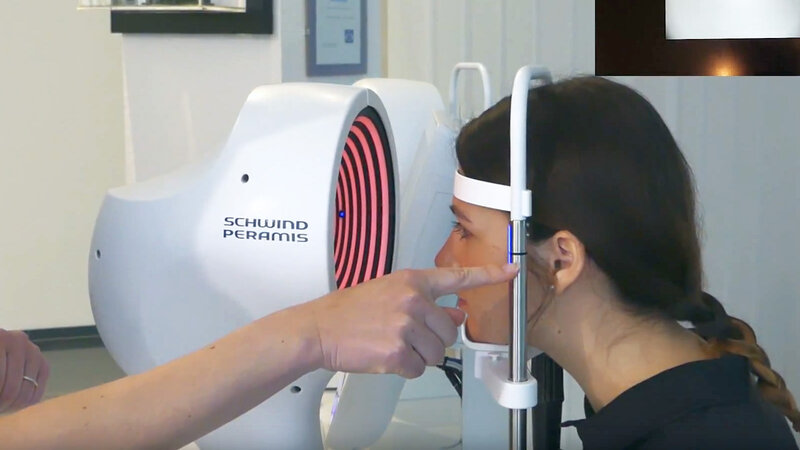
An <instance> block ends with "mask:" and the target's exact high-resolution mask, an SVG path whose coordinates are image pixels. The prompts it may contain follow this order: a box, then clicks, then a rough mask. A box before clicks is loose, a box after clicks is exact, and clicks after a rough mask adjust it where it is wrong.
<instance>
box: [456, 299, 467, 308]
mask: <svg viewBox="0 0 800 450" xmlns="http://www.w3.org/2000/svg"><path fill="white" fill-rule="evenodd" d="M456 306H457V307H459V308H463V307H465V306H467V301H466V300H464V299H463V298H461V297H458V302H456Z"/></svg>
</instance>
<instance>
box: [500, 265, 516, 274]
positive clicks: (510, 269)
mask: <svg viewBox="0 0 800 450" xmlns="http://www.w3.org/2000/svg"><path fill="white" fill-rule="evenodd" d="M518 270H519V266H517V265H516V264H514V263H512V264H506V265H505V266H503V272H505V273H517V271H518Z"/></svg>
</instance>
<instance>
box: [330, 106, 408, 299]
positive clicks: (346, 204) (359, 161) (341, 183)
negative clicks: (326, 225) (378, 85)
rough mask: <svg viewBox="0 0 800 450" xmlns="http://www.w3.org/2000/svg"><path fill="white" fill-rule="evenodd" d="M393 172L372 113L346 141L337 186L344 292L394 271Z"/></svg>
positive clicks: (337, 249)
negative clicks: (346, 289) (345, 289)
mask: <svg viewBox="0 0 800 450" xmlns="http://www.w3.org/2000/svg"><path fill="white" fill-rule="evenodd" d="M394 211H395V195H394V169H393V166H392V155H391V150H390V148H389V142H388V139H387V137H386V131H385V130H384V128H383V123H382V122H381V119H380V117H379V116H378V114H377V113H376V112H375V110H374V109H372V108H365V109H364V110H363V111H361V113H359V115H358V116H357V117H356V120H355V121H354V122H353V125H352V126H351V127H350V132H349V133H348V135H347V141H346V142H345V145H344V149H343V150H342V161H341V164H340V167H339V178H338V180H337V183H336V211H335V213H336V217H334V220H335V224H336V225H335V227H334V239H333V242H334V244H333V245H334V247H333V258H334V263H335V271H336V286H337V287H338V288H339V289H344V288H346V287H350V286H354V285H356V284H358V283H361V282H363V281H366V280H369V279H372V278H376V277H379V276H382V275H385V274H387V273H389V272H391V270H392V255H393V253H394V230H395V214H394Z"/></svg>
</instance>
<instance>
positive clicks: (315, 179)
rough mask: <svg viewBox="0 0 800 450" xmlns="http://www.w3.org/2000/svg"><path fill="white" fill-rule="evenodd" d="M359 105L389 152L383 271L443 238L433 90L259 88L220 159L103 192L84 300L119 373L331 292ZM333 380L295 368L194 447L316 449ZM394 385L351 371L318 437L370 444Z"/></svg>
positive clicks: (442, 145)
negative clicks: (294, 374) (346, 155)
mask: <svg viewBox="0 0 800 450" xmlns="http://www.w3.org/2000/svg"><path fill="white" fill-rule="evenodd" d="M365 108H371V109H372V110H373V111H374V112H375V113H376V114H377V116H378V117H379V122H381V123H382V124H383V129H384V131H385V137H386V141H387V142H388V146H389V149H390V152H391V159H392V163H393V164H392V168H391V170H392V171H393V173H392V177H393V186H391V189H393V191H394V195H395V205H394V211H393V213H394V215H395V216H394V219H395V232H394V239H393V241H392V242H390V243H389V244H390V245H391V246H392V250H393V255H392V261H391V269H392V270H397V269H402V268H408V267H430V266H432V265H433V258H434V255H435V253H436V251H437V250H438V248H439V247H440V246H441V244H442V243H443V242H444V240H445V239H446V237H447V234H448V233H449V220H450V212H449V210H448V208H447V206H448V205H449V204H450V199H451V196H452V186H453V173H454V170H455V156H454V153H453V138H454V133H455V132H454V130H453V127H452V125H451V124H450V123H449V119H448V115H447V114H446V112H445V107H444V104H443V102H442V100H441V97H440V96H439V94H438V91H437V90H436V88H435V87H433V86H432V85H429V84H426V83H420V82H413V81H405V80H386V79H366V80H362V81H360V82H358V83H356V84H355V85H353V86H343V85H328V84H316V83H286V84H280V85H271V86H262V87H259V88H257V89H255V90H254V91H253V92H252V93H251V94H250V96H249V97H248V99H247V101H246V103H245V104H244V106H243V108H242V110H241V112H240V114H239V117H238V119H237V121H236V124H235V125H234V128H233V130H232V132H231V134H230V137H229V139H228V141H227V143H226V144H225V146H224V148H223V149H222V151H221V153H220V154H218V155H215V156H214V157H212V158H208V159H206V160H203V161H200V162H197V163H195V164H193V165H192V166H190V167H186V168H184V169H181V170H180V171H178V172H175V173H172V174H169V175H167V176H162V177H159V178H156V179H151V180H147V181H145V182H141V183H137V184H134V185H130V186H125V187H120V188H116V189H112V190H111V191H109V192H108V194H107V196H106V198H105V200H104V202H103V206H102V208H101V211H100V213H99V216H98V218H97V222H96V225H95V230H94V236H93V239H92V247H91V253H90V262H89V287H90V296H91V303H92V310H93V313H94V316H95V320H96V323H97V328H98V331H99V332H100V335H101V337H102V338H103V341H104V343H105V344H106V346H107V348H108V350H109V352H110V353H111V355H112V356H113V358H114V359H115V360H116V361H117V363H118V364H119V365H120V367H121V368H122V369H123V370H124V371H125V372H126V373H128V374H135V373H140V372H143V371H146V370H148V369H151V368H153V367H155V366H157V365H160V364H163V363H166V362H168V361H170V360H172V359H174V358H176V357H179V356H181V355H184V354H187V353H189V352H192V351H194V350H197V349H199V348H201V347H202V346H204V345H206V344H208V343H210V342H212V341H214V340H216V339H218V338H220V337H222V336H223V335H225V334H226V333H228V332H230V331H232V330H234V329H236V328H238V327H240V326H243V325H245V324H247V323H249V322H251V321H252V320H254V319H257V318H259V317H262V316H265V315H267V314H270V313H272V312H274V311H277V310H280V309H284V308H286V307H289V306H292V305H295V304H298V303H302V302H305V301H308V300H310V299H313V298H316V297H319V296H322V295H324V294H326V293H328V292H330V291H332V290H335V289H336V288H337V282H336V277H335V267H334V232H335V230H336V225H335V220H336V216H337V214H340V213H341V212H340V211H337V205H336V204H335V200H336V188H337V186H336V185H337V178H338V173H339V168H340V165H341V161H342V152H343V148H344V147H345V145H347V144H346V141H347V139H348V132H349V130H350V128H351V126H352V125H353V123H354V121H355V120H357V117H359V114H360V113H361V112H362V111H364V110H365ZM259 219H262V220H272V221H277V222H271V223H272V224H278V226H279V227H281V228H280V229H277V230H274V229H273V230H268V234H267V235H266V239H262V237H263V236H262V235H261V234H260V233H261V232H263V230H257V229H253V228H255V226H253V225H252V224H253V222H248V220H259ZM256 223H258V224H259V226H260V225H263V224H264V223H261V222H256ZM273 232H280V233H281V234H280V235H278V236H277V237H278V239H275V236H273V235H271V234H270V233H273ZM301 235H302V236H301ZM264 363H265V364H269V361H265V362H264ZM331 376H332V373H330V372H327V371H322V370H320V371H316V372H313V373H309V374H307V375H305V376H303V377H301V378H300V379H298V380H296V381H295V382H293V383H292V384H290V385H289V386H288V387H287V388H285V389H283V390H282V391H280V392H279V393H277V394H276V395H274V396H273V397H272V398H270V399H269V400H268V401H266V402H264V403H262V404H261V405H259V406H257V407H256V408H255V409H253V410H251V411H250V412H248V413H246V414H245V415H243V416H241V417H240V418H238V419H236V420H234V421H233V422H231V423H229V424H227V425H225V426H223V427H222V428H220V429H218V430H216V431H214V432H212V433H211V434H209V435H207V436H206V437H204V438H202V439H200V440H199V441H198V445H199V446H200V447H201V448H202V449H204V450H205V449H230V448H236V449H247V448H281V449H289V448H297V449H314V448H322V446H323V442H322V436H321V435H320V432H319V430H320V426H319V425H320V421H319V420H320V419H319V405H320V399H321V396H322V393H323V391H324V389H325V386H326V384H327V383H328V381H329V379H330V377H331ZM402 386H403V379H402V378H399V377H396V376H388V375H387V376H378V375H349V376H348V377H347V379H346V380H345V383H344V386H343V387H342V388H341V396H340V399H339V405H338V408H337V412H336V414H335V416H334V417H333V421H332V423H331V426H330V430H329V432H328V436H327V442H326V444H325V445H326V446H327V447H333V448H356V447H366V446H367V445H369V444H371V443H372V442H374V441H375V440H377V439H378V438H379V437H380V436H381V434H382V433H383V431H384V429H385V427H386V425H387V424H388V423H389V421H390V419H391V416H392V413H393V411H394V406H395V404H396V401H397V398H398V396H399V393H400V390H401V388H402ZM349 399H355V400H349Z"/></svg>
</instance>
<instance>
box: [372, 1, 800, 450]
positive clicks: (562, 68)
mask: <svg viewBox="0 0 800 450" xmlns="http://www.w3.org/2000/svg"><path fill="white" fill-rule="evenodd" d="M387 7H388V23H387V39H388V42H387V48H388V51H387V58H388V65H387V66H388V74H387V75H388V76H390V77H396V76H398V77H405V78H412V79H417V80H425V81H430V82H433V83H434V84H436V85H437V87H439V89H440V91H441V92H442V94H443V95H446V94H447V83H448V81H449V71H450V68H451V67H452V65H453V64H454V63H455V62H457V61H461V60H473V61H480V62H483V63H485V64H486V65H487V66H488V68H489V71H490V72H491V73H492V75H493V76H494V77H495V78H494V85H495V89H499V91H498V93H497V94H496V98H495V100H497V99H499V98H500V97H501V96H505V95H508V93H509V92H510V84H511V82H512V79H513V75H514V72H515V70H516V69H517V68H518V67H519V66H520V65H522V64H530V63H535V64H544V65H546V66H549V67H550V68H551V70H552V71H553V73H554V76H555V77H556V78H560V77H563V76H569V75H574V74H591V73H593V72H594V1H593V0H566V1H565V0H500V1H492V2H490V1H486V0H446V1H438V2H428V1H425V0H411V1H409V0H388V5H387ZM616 79H617V80H618V81H621V82H623V83H626V84H628V85H630V86H632V87H634V88H636V89H638V90H640V92H642V93H643V94H644V95H645V96H646V97H648V98H649V99H650V101H651V102H652V103H653V104H654V106H655V107H656V108H657V109H658V110H659V112H660V113H661V114H662V116H663V117H664V119H665V121H666V122H667V124H668V125H669V127H670V129H671V130H672V132H673V134H674V135H675V137H676V139H677V140H678V142H679V143H680V145H681V148H682V150H683V151H684V153H685V154H686V156H687V158H688V160H689V163H690V164H691V166H692V168H693V170H694V173H695V176H696V182H697V188H698V197H699V207H700V215H701V218H702V222H703V235H704V237H703V258H704V262H705V263H704V268H705V273H706V280H707V290H708V291H709V292H711V293H712V294H714V295H715V296H717V297H718V298H719V299H720V300H721V301H722V303H723V304H724V305H725V306H726V308H727V309H728V311H729V313H730V314H731V315H736V316H738V317H741V318H742V319H744V320H746V321H748V322H749V323H750V324H751V325H752V326H753V327H754V328H755V330H756V332H757V334H758V337H759V343H760V344H761V345H762V346H763V347H764V348H765V349H766V350H767V352H768V354H769V355H770V358H771V361H772V364H773V366H774V367H775V368H776V369H777V370H778V371H779V372H780V373H782V374H783V376H784V378H785V379H786V382H787V384H788V385H789V387H790V388H791V389H794V392H795V393H796V394H797V395H798V396H800V346H798V345H797V342H800V327H798V326H797V322H798V319H800V282H799V281H798V279H797V273H798V267H800V265H798V263H797V255H798V254H800V233H798V231H797V230H800V181H798V179H800V177H798V175H797V174H798V173H800V152H799V151H798V148H800V127H798V126H797V123H798V122H797V118H798V117H800V79H798V78H795V77H792V78H788V77H787V78H766V77H762V78H713V77H689V78H678V77H618V78H616ZM469 95H470V97H471V98H474V99H478V100H479V99H480V94H478V91H477V86H473V89H472V90H471V91H470V94H469ZM472 105H473V111H472V114H473V115H474V112H476V111H477V105H478V103H477V102H473V103H472ZM566 391H567V392H566V395H567V401H566V403H565V411H564V418H565V419H573V418H581V417H583V408H582V393H581V392H580V389H579V388H578V387H577V385H576V384H575V383H574V381H572V380H571V379H569V380H568V383H567V389H566ZM501 432H502V433H505V432H506V430H501ZM563 444H564V445H563V448H580V442H579V440H578V439H577V436H576V434H575V433H574V429H572V428H569V429H566V430H565V433H564V442H563Z"/></svg>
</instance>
